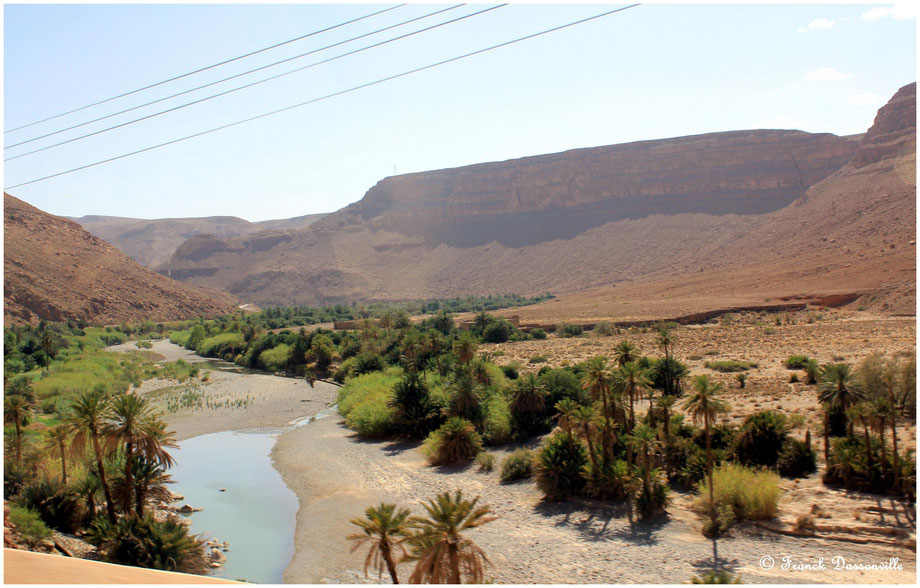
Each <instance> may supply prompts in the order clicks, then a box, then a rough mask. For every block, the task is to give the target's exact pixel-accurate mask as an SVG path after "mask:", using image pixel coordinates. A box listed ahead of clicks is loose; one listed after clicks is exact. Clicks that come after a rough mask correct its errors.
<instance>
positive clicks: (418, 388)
mask: <svg viewBox="0 0 920 588" xmlns="http://www.w3.org/2000/svg"><path fill="white" fill-rule="evenodd" d="M441 392H442V393H443V390H442V391H441ZM445 404H447V403H445ZM388 406H390V407H391V408H393V409H395V410H396V414H395V421H396V426H397V428H398V429H399V430H400V431H401V432H402V433H403V434H404V435H407V436H409V437H415V438H418V437H423V436H425V435H427V434H428V432H429V431H431V430H432V429H434V428H435V427H437V426H438V419H439V411H438V407H437V406H436V405H435V404H434V403H433V402H432V394H431V393H430V392H429V389H428V384H427V382H426V381H425V379H424V378H422V377H420V376H419V374H418V373H417V372H413V371H408V372H406V373H405V374H403V377H402V378H401V379H399V380H398V381H397V382H396V384H394V385H393V394H392V397H391V400H390V402H389V404H388ZM474 455H475V454H474ZM470 457H471V458H472V456H470Z"/></svg>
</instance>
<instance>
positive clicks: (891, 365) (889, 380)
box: [882, 360, 900, 488]
mask: <svg viewBox="0 0 920 588" xmlns="http://www.w3.org/2000/svg"><path fill="white" fill-rule="evenodd" d="M899 367H900V366H899V365H898V363H897V362H895V361H894V360H888V362H887V363H886V364H885V369H884V370H883V371H882V383H883V384H885V391H886V392H887V393H888V404H889V406H890V407H891V412H890V413H889V419H888V422H889V423H890V424H891V452H892V455H891V457H892V463H894V468H893V469H894V487H895V488H897V487H898V477H899V473H900V465H899V463H898V429H897V419H898V411H897V409H896V404H895V400H894V389H895V386H896V385H897V383H898V372H899V369H898V368H899ZM884 446H885V443H884V440H883V442H882V447H884Z"/></svg>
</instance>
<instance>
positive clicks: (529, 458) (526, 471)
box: [501, 449, 534, 482]
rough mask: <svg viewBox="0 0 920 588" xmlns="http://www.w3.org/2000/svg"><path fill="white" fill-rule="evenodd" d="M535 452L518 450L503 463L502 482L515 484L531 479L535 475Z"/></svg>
mask: <svg viewBox="0 0 920 588" xmlns="http://www.w3.org/2000/svg"><path fill="white" fill-rule="evenodd" d="M533 460H534V452H533V451H531V450H529V449H518V450H517V451H515V452H514V453H512V454H511V455H509V456H508V457H506V458H505V459H504V461H502V473H501V480H502V482H513V481H515V480H523V479H525V478H529V477H530V476H531V475H532V474H533Z"/></svg>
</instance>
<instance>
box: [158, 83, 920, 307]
mask: <svg viewBox="0 0 920 588" xmlns="http://www.w3.org/2000/svg"><path fill="white" fill-rule="evenodd" d="M915 87H916V85H915V84H911V85H909V86H906V87H905V88H903V89H902V90H901V91H899V92H898V94H897V95H896V96H895V97H894V98H893V99H892V101H891V102H890V103H889V104H888V105H886V106H885V107H884V108H882V109H881V111H880V112H879V116H878V118H877V120H876V122H875V124H874V125H873V127H872V129H871V130H870V131H869V132H868V133H867V134H865V135H858V136H851V137H836V136H834V135H827V134H823V135H813V134H809V133H803V132H801V131H764V130H761V131H737V132H730V133H714V134H709V135H698V136H693V137H682V138H677V139H664V140H657V141H643V142H639V143H630V144H625V145H614V146H610V147H597V148H591V149H580V150H575V151H570V152H565V153H559V154H553V155H544V156H538V157H529V158H525V159H520V160H513V161H506V162H500V163H489V164H481V165H474V166H468V167H463V168H458V169H451V170H440V171H434V172H425V173H420V174H410V175H405V176H396V177H392V178H387V179H385V180H382V181H381V182H379V183H378V184H377V185H376V186H374V187H373V188H372V189H371V190H369V191H368V193H367V194H366V195H365V197H364V198H363V199H362V200H361V201H359V202H356V203H355V204H353V205H350V206H348V207H346V208H344V209H342V210H340V211H338V212H336V213H333V214H331V215H329V216H327V217H325V218H323V219H322V220H320V221H319V222H317V223H315V224H314V225H312V226H310V227H308V228H306V229H303V230H299V231H287V232H274V233H261V234H259V235H254V236H248V237H242V238H235V239H219V238H216V237H211V236H201V237H197V238H195V239H192V240H189V241H187V242H185V243H184V244H183V245H182V246H181V247H179V249H178V250H177V251H176V253H175V255H174V256H173V257H172V259H171V260H170V262H169V264H168V265H167V266H166V267H165V268H164V270H161V271H163V272H164V273H167V275H171V276H172V277H174V278H176V279H180V280H186V281H189V282H193V283H198V284H205V285H209V286H213V287H218V288H223V289H226V290H227V291H229V292H232V293H234V294H236V295H238V296H240V297H241V298H243V299H245V300H251V301H254V302H257V303H259V304H268V305H270V304H293V303H299V304H317V303H329V302H339V301H348V300H354V299H363V300H374V299H377V300H379V299H399V298H426V297H445V296H456V295H462V294H486V293H493V292H520V293H537V292H543V291H551V292H553V293H556V294H568V293H572V294H574V293H581V292H585V291H589V290H592V289H597V288H600V289H601V290H599V291H598V293H597V294H596V296H598V297H600V299H605V298H609V297H611V296H613V294H612V290H610V288H617V290H616V295H615V296H614V297H615V298H622V297H624V296H625V297H627V298H628V297H629V294H628V292H630V291H634V292H635V298H636V299H637V300H641V301H643V302H644V303H648V302H649V301H650V300H652V299H653V298H654V297H655V296H658V297H670V298H682V299H683V298H686V299H696V300H697V302H695V303H694V304H695V305H697V306H698V305H699V304H698V303H699V301H700V300H701V299H702V298H705V297H715V299H718V298H719V297H721V296H727V295H728V296H735V297H738V296H742V297H745V298H746V299H754V300H756V299H759V298H766V297H774V296H780V297H782V296H790V295H796V294H807V295H819V294H823V293H833V292H845V293H848V292H853V291H857V290H858V291H860V292H867V293H868V296H867V298H866V299H865V300H866V301H865V302H864V303H869V304H874V305H875V306H877V307H878V308H879V309H880V310H887V311H889V312H890V311H903V312H908V311H911V310H909V309H912V308H913V301H914V280H915V270H914V265H915V264H914V259H915V257H914V252H913V249H912V245H910V242H911V241H913V240H914V229H913V227H914V221H913V219H914V217H915V210H916V203H915V193H916V179H915V169H914V160H913V158H914V155H913V153H915V151H916V148H915V134H916V123H915V119H916V113H915V107H914V95H915ZM649 288H654V289H653V290H649ZM631 289H632V290H631ZM653 294H654V296H653ZM588 295H589V296H595V294H590V293H589V294H588ZM714 303H718V302H711V303H710V302H706V303H701V304H702V305H703V306H708V305H710V304H714ZM694 304H691V306H693V305H694ZM595 306H596V305H595ZM665 306H667V305H665Z"/></svg>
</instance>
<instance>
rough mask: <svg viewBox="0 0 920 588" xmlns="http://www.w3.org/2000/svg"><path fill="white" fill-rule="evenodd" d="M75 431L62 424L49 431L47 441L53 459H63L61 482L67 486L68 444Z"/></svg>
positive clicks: (46, 444) (46, 445) (47, 447)
mask: <svg viewBox="0 0 920 588" xmlns="http://www.w3.org/2000/svg"><path fill="white" fill-rule="evenodd" d="M72 433H73V429H72V428H71V427H70V426H69V425H66V424H60V425H58V426H56V427H54V428H52V429H49V430H48V438H47V439H46V440H45V447H46V449H48V451H49V453H51V457H60V458H61V482H62V483H63V484H65V485H66V484H67V442H68V441H69V440H70V435H71V434H72Z"/></svg>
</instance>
